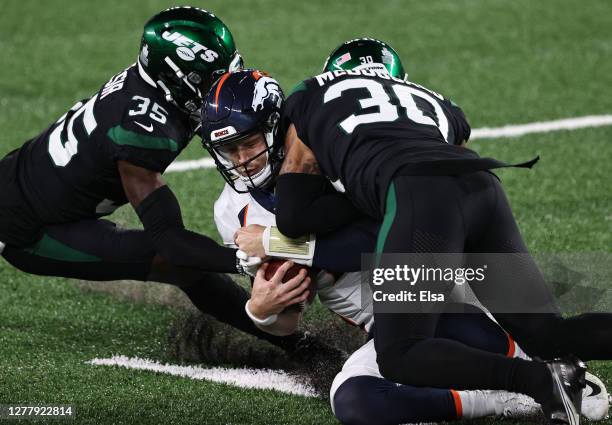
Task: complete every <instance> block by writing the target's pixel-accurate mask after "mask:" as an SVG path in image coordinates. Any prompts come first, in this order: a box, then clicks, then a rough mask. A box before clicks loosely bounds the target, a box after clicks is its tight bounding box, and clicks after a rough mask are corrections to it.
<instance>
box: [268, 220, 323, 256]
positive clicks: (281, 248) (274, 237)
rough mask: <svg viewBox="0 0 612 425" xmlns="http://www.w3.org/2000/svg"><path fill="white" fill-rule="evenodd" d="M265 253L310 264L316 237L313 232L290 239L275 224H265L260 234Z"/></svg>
mask: <svg viewBox="0 0 612 425" xmlns="http://www.w3.org/2000/svg"><path fill="white" fill-rule="evenodd" d="M262 242H263V246H264V250H265V251H266V255H268V256H269V257H281V258H286V259H289V260H292V261H294V262H296V263H298V264H304V265H306V266H312V259H313V257H314V252H315V244H316V238H315V235H314V234H310V235H305V236H302V237H300V238H296V239H292V238H288V237H287V236H285V235H283V234H282V233H281V232H280V231H279V230H278V227H276V226H267V227H266V228H265V230H264V232H263V235H262Z"/></svg>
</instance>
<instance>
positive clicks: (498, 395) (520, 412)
mask: <svg viewBox="0 0 612 425" xmlns="http://www.w3.org/2000/svg"><path fill="white" fill-rule="evenodd" d="M487 393H488V397H491V398H493V399H494V400H495V415H496V416H498V417H504V418H522V419H525V418H536V417H538V416H539V415H540V414H541V413H540V412H541V411H542V410H541V409H540V405H539V404H538V403H536V402H535V401H534V399H533V398H531V397H529V396H527V395H525V394H519V393H511V392H508V391H487Z"/></svg>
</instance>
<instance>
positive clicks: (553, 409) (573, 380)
mask: <svg viewBox="0 0 612 425" xmlns="http://www.w3.org/2000/svg"><path fill="white" fill-rule="evenodd" d="M546 366H547V367H548V370H550V373H551V375H552V379H553V389H552V396H551V397H550V399H549V400H548V401H547V402H545V403H542V411H543V412H544V416H545V418H546V421H547V422H548V423H549V424H551V425H579V424H580V407H581V405H582V390H583V388H584V387H585V386H586V380H585V373H586V369H587V368H586V365H585V364H584V363H583V362H582V361H581V360H579V359H577V358H576V357H574V356H567V357H564V358H562V359H557V360H553V361H550V362H547V363H546Z"/></svg>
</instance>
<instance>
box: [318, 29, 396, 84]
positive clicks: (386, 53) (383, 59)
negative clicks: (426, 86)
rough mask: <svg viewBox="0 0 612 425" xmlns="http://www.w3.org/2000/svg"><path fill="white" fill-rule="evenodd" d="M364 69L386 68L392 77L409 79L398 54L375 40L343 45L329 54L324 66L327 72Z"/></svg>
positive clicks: (350, 41) (364, 39) (362, 39)
mask: <svg viewBox="0 0 612 425" xmlns="http://www.w3.org/2000/svg"><path fill="white" fill-rule="evenodd" d="M363 68H380V69H383V68H384V69H386V70H387V72H388V73H389V75H391V76H392V77H395V78H401V79H404V80H407V79H408V74H407V73H406V71H405V70H404V66H403V65H402V61H401V60H400V57H399V55H398V54H397V52H396V51H395V50H394V49H393V48H392V47H391V46H389V45H388V44H387V43H385V42H384V41H381V40H376V39H375V38H357V39H354V40H349V41H346V42H344V43H342V44H341V45H340V46H338V47H336V48H335V49H334V50H333V51H332V52H331V53H330V54H329V57H328V58H327V60H326V61H325V64H324V65H323V71H325V72H326V71H338V70H348V69H363Z"/></svg>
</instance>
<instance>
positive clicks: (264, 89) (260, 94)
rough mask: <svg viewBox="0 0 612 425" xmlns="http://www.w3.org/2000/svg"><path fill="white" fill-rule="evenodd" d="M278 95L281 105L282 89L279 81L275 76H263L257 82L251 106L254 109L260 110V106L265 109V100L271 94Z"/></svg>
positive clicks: (278, 103)
mask: <svg viewBox="0 0 612 425" xmlns="http://www.w3.org/2000/svg"><path fill="white" fill-rule="evenodd" d="M274 95H275V96H276V98H277V101H276V102H277V105H276V106H280V102H281V90H280V87H279V86H278V83H277V82H276V80H275V79H274V78H270V77H266V76H262V77H261V78H260V79H259V80H257V82H256V83H255V94H254V95H253V102H252V104H251V107H252V108H253V110H254V111H258V110H259V109H260V108H261V109H263V106H264V101H265V100H266V99H268V98H269V97H270V96H274Z"/></svg>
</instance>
